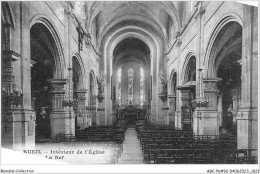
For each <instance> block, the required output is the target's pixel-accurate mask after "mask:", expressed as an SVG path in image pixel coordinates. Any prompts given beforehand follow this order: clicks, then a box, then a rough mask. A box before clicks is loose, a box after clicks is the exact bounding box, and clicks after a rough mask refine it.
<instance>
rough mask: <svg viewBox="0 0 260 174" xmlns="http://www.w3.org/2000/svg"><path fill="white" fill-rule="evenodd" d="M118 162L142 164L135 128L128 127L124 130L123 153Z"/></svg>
mask: <svg viewBox="0 0 260 174" xmlns="http://www.w3.org/2000/svg"><path fill="white" fill-rule="evenodd" d="M118 164H143V154H142V151H141V148H140V142H139V140H138V138H137V133H136V130H135V128H128V129H127V130H126V132H125V141H124V143H123V153H122V155H121V157H120V158H119V159H118Z"/></svg>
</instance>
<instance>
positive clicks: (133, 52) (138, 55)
mask: <svg viewBox="0 0 260 174" xmlns="http://www.w3.org/2000/svg"><path fill="white" fill-rule="evenodd" d="M127 55H130V56H129V57H134V56H135V57H136V58H137V59H139V60H142V61H143V62H144V63H145V64H147V65H149V64H150V58H149V57H147V56H146V55H144V53H143V52H142V51H139V50H130V49H127V50H125V51H124V52H122V53H121V54H119V55H118V56H116V57H114V60H113V61H114V62H115V64H117V62H118V61H119V59H121V58H124V57H125V56H127Z"/></svg>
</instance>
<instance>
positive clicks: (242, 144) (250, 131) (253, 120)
mask: <svg viewBox="0 0 260 174" xmlns="http://www.w3.org/2000/svg"><path fill="white" fill-rule="evenodd" d="M243 21H244V23H243V31H242V32H243V33H242V45H243V47H242V77H241V78H242V85H241V88H242V91H241V105H240V109H239V111H238V115H237V141H238V148H239V149H241V148H249V149H251V148H257V147H258V97H257V96H258V66H257V65H258V39H257V38H258V22H257V21H258V9H257V8H256V7H253V6H248V5H243ZM256 155H257V153H256Z"/></svg>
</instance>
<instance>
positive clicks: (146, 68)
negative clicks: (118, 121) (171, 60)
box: [113, 37, 150, 105]
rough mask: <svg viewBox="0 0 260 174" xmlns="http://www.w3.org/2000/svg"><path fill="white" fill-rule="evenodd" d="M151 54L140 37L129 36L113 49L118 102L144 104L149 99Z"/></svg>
mask: <svg viewBox="0 0 260 174" xmlns="http://www.w3.org/2000/svg"><path fill="white" fill-rule="evenodd" d="M149 55H150V49H149V47H148V46H147V45H146V44H145V43H144V42H143V41H141V40H140V39H137V38H133V37H129V38H126V39H124V40H122V41H121V42H119V43H118V44H117V46H116V47H115V49H114V51H113V56H114V60H113V67H115V68H114V70H113V74H114V75H113V76H115V77H116V78H115V79H117V80H116V82H115V85H114V90H115V92H114V93H115V94H114V95H116V96H114V97H115V98H116V100H117V103H119V104H137V105H142V104H143V103H144V102H145V101H146V100H147V89H148V88H149V83H148V80H149V78H147V77H148V75H149V74H150V59H149Z"/></svg>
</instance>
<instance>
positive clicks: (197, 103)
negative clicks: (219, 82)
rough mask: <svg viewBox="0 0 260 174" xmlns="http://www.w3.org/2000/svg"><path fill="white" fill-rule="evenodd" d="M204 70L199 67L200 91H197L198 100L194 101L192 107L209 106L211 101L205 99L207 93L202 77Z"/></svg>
mask: <svg viewBox="0 0 260 174" xmlns="http://www.w3.org/2000/svg"><path fill="white" fill-rule="evenodd" d="M202 70H203V69H201V68H199V69H198V71H199V73H198V80H199V83H198V88H197V90H198V92H197V94H198V95H197V97H196V100H193V101H192V107H193V108H203V107H207V106H208V103H209V101H207V100H206V99H205V95H204V86H203V77H202Z"/></svg>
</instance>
